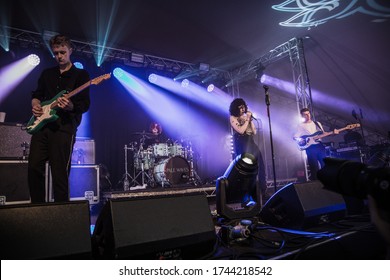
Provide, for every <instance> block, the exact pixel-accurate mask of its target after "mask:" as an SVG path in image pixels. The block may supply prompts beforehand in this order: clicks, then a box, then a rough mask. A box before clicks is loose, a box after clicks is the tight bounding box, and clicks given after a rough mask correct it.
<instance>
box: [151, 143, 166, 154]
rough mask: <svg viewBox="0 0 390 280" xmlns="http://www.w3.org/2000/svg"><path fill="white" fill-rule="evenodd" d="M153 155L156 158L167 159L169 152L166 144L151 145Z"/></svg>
mask: <svg viewBox="0 0 390 280" xmlns="http://www.w3.org/2000/svg"><path fill="white" fill-rule="evenodd" d="M153 155H154V156H156V157H168V156H169V150H168V144H167V143H159V144H154V145H153Z"/></svg>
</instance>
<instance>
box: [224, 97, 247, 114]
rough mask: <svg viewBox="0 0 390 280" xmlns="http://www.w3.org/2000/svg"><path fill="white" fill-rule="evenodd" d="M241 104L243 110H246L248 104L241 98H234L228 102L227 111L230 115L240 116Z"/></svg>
mask: <svg viewBox="0 0 390 280" xmlns="http://www.w3.org/2000/svg"><path fill="white" fill-rule="evenodd" d="M241 105H244V106H245V112H246V111H247V110H248V105H246V102H245V101H244V99H242V98H236V99H234V100H233V101H232V103H230V107H229V113H230V115H232V116H235V117H239V116H240V109H239V108H238V107H240V106H241Z"/></svg>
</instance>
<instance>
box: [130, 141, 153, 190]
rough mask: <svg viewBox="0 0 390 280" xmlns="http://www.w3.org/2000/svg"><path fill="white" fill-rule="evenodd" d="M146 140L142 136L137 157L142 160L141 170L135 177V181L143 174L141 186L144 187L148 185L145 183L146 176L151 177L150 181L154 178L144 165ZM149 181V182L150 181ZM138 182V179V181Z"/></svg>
mask: <svg viewBox="0 0 390 280" xmlns="http://www.w3.org/2000/svg"><path fill="white" fill-rule="evenodd" d="M144 142H145V138H144V137H142V139H141V141H140V147H139V150H138V152H137V157H138V159H139V160H141V171H140V172H139V173H138V174H137V175H136V176H135V178H134V181H136V180H137V178H138V177H139V176H141V186H142V188H144V187H145V186H146V184H145V177H147V178H148V179H149V181H151V180H152V178H151V177H150V176H149V174H148V173H147V171H145V165H144V159H143V153H142V151H143V143H144ZM149 181H148V182H149ZM136 182H137V181H136ZM136 187H137V186H136Z"/></svg>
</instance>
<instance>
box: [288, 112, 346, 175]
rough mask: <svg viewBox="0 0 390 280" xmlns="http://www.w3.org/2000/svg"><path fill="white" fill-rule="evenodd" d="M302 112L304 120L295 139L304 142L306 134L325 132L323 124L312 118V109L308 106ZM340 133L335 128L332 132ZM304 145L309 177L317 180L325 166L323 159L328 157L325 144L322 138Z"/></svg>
mask: <svg viewBox="0 0 390 280" xmlns="http://www.w3.org/2000/svg"><path fill="white" fill-rule="evenodd" d="M300 113H301V116H302V118H303V119H304V121H303V122H302V123H300V124H299V125H298V127H297V130H296V133H295V134H294V137H293V139H294V140H295V141H297V142H298V143H301V144H302V142H304V141H306V139H304V138H302V137H303V136H304V135H313V134H322V133H325V131H324V128H323V127H322V124H321V123H320V122H317V121H313V120H312V118H311V114H310V110H309V109H308V108H303V109H301V111H300ZM338 133H339V131H338V130H337V129H335V130H333V133H332V134H338ZM302 146H306V148H305V151H306V155H307V161H308V164H309V169H310V178H309V179H310V180H317V171H318V170H319V169H320V168H322V167H323V166H324V161H323V159H324V158H325V157H326V150H325V146H324V145H323V144H322V142H321V139H318V140H317V141H315V142H313V143H310V145H304V144H302Z"/></svg>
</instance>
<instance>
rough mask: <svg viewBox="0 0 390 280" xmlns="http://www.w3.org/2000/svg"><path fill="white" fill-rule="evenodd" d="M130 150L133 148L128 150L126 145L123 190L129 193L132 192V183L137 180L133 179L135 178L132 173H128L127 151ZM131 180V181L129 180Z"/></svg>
mask: <svg viewBox="0 0 390 280" xmlns="http://www.w3.org/2000/svg"><path fill="white" fill-rule="evenodd" d="M129 149H132V148H128V147H127V145H125V148H124V150H125V174H123V177H122V179H123V190H124V191H125V192H126V191H129V190H130V181H134V180H135V179H133V177H131V175H130V173H129V172H128V168H127V150H129ZM129 178H130V180H129Z"/></svg>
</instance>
